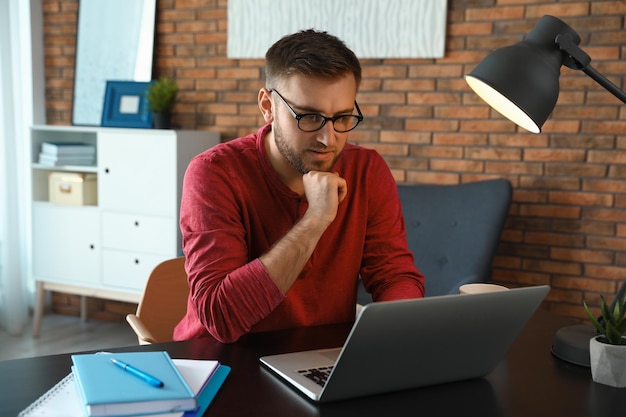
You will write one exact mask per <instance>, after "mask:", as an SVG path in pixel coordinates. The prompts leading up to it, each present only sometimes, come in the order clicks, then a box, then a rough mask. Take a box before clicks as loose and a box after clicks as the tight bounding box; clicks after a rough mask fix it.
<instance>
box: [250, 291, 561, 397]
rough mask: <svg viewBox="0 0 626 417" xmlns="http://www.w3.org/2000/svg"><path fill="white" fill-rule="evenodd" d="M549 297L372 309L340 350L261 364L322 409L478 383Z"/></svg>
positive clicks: (504, 296) (514, 294)
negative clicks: (332, 404) (420, 389)
mask: <svg viewBox="0 0 626 417" xmlns="http://www.w3.org/2000/svg"><path fill="white" fill-rule="evenodd" d="M549 290H550V287H549V286H547V285H541V286H534V287H526V288H517V289H511V290H507V291H499V292H491V293H481V294H467V295H444V296H436V297H426V298H421V299H414V300H400V301H386V302H378V303H370V304H367V305H366V306H365V308H364V309H363V310H362V312H361V314H360V315H359V316H358V317H357V320H356V321H355V323H354V325H353V327H352V330H351V331H350V334H349V335H348V338H347V339H346V342H345V344H344V346H343V347H340V348H335V349H320V350H311V351H305V352H293V353H285V354H279V355H271V356H263V357H261V358H260V361H261V363H262V364H263V365H264V366H265V367H267V368H268V369H270V370H271V371H273V372H272V373H274V374H275V375H277V376H278V377H280V378H281V379H283V380H284V381H286V382H287V383H288V384H290V385H291V386H293V387H294V388H296V389H297V390H299V391H300V392H301V393H303V394H304V395H305V396H306V397H308V398H309V399H311V400H313V401H314V402H320V403H324V402H330V401H337V400H343V399H348V398H355V397H361V396H366V395H373V394H381V393H385V392H393V391H399V390H403V389H409V388H417V387H423V386H429V385H436V384H443V383H448V382H454V381H461V380H466V379H471V378H479V377H483V376H485V375H487V374H489V373H490V372H491V371H492V370H493V369H494V368H495V367H496V366H497V365H498V363H499V362H500V361H501V360H502V359H503V358H504V356H505V354H506V352H507V351H508V349H509V347H510V346H511V344H512V343H513V341H514V340H515V338H516V337H517V336H518V334H519V333H520V331H521V330H522V328H523V327H524V326H525V325H526V323H527V322H528V320H529V319H530V317H531V316H532V315H533V314H534V312H535V310H536V309H537V307H539V305H540V304H541V302H542V301H543V299H544V298H545V296H546V295H547V294H548V291H549Z"/></svg>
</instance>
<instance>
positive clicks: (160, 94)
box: [146, 77, 178, 129]
mask: <svg viewBox="0 0 626 417" xmlns="http://www.w3.org/2000/svg"><path fill="white" fill-rule="evenodd" d="M177 94H178V84H177V83H176V81H174V80H172V79H171V78H168V77H160V78H159V79H158V80H156V81H155V82H154V83H152V84H150V85H149V86H148V91H147V92H146V99H147V100H148V110H150V111H151V112H152V113H153V115H154V118H153V126H154V128H155V129H168V128H169V127H170V118H171V114H172V107H174V103H175V101H176V95H177Z"/></svg>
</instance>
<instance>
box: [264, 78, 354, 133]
mask: <svg viewBox="0 0 626 417" xmlns="http://www.w3.org/2000/svg"><path fill="white" fill-rule="evenodd" d="M270 91H271V92H272V93H276V95H277V96H278V98H280V100H281V101H282V102H283V103H284V104H285V106H287V108H288V109H289V111H290V112H291V115H292V116H293V118H294V119H296V120H297V121H298V128H299V129H300V130H302V131H303V132H315V131H316V130H320V129H321V128H322V127H324V125H325V124H326V122H328V121H329V120H330V121H331V122H333V129H335V132H338V133H346V132H349V131H351V130H352V129H354V128H355V127H357V125H358V124H359V123H361V122H362V121H363V113H361V109H360V108H359V105H358V104H357V103H356V101H355V102H354V107H355V108H356V111H357V112H358V113H359V114H358V115H356V114H340V115H337V116H333V117H326V116H324V115H322V114H319V113H296V112H295V110H294V109H293V108H291V106H290V105H289V103H287V101H286V100H285V99H284V98H283V96H281V95H280V93H279V92H278V91H276V89H274V88H271V89H270Z"/></svg>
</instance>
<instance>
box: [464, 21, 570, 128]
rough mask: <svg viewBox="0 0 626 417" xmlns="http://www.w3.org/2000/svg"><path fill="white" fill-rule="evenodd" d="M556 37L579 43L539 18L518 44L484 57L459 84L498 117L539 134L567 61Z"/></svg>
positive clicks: (567, 31) (566, 29)
mask: <svg viewBox="0 0 626 417" xmlns="http://www.w3.org/2000/svg"><path fill="white" fill-rule="evenodd" d="M557 36H569V37H570V39H572V41H573V42H574V43H575V44H579V43H580V37H579V36H578V34H577V33H576V32H575V31H574V30H573V29H572V28H571V27H569V26H568V25H567V24H566V23H564V22H563V21H561V20H559V19H557V18H555V17H553V16H544V17H542V18H541V19H540V20H539V22H538V23H537V25H536V26H535V27H534V28H533V29H532V31H531V32H530V33H529V34H528V35H527V36H526V38H525V39H524V40H523V41H521V42H518V43H516V44H515V45H511V46H507V47H504V48H500V49H497V50H495V51H494V52H492V53H491V54H489V55H488V56H487V57H485V58H484V59H483V60H482V61H481V62H480V63H479V64H478V65H477V66H476V68H474V69H473V70H472V71H471V72H470V73H469V74H467V75H466V76H465V80H466V82H467V83H468V85H469V86H470V88H472V90H474V92H476V94H478V96H479V97H481V98H482V99H483V100H484V101H485V102H487V104H489V105H490V106H491V107H493V108H494V109H495V110H496V111H498V112H499V113H500V114H502V115H503V116H505V117H506V118H508V119H509V120H511V121H512V122H514V123H516V124H517V125H519V126H521V127H523V128H524V129H526V130H528V131H530V132H533V133H540V132H541V127H542V126H543V124H544V122H545V121H546V120H547V118H548V117H549V116H550V114H551V113H552V110H553V109H554V106H555V105H556V101H557V99H558V96H559V76H560V68H561V65H563V64H564V63H565V62H566V60H568V59H569V55H568V54H567V53H565V52H564V51H562V50H561V49H560V48H559V45H558V44H557V43H556V38H557Z"/></svg>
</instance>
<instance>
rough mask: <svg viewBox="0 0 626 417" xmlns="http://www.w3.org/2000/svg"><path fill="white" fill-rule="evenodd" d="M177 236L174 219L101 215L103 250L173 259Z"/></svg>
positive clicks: (129, 215) (176, 224) (115, 214)
mask: <svg viewBox="0 0 626 417" xmlns="http://www.w3.org/2000/svg"><path fill="white" fill-rule="evenodd" d="M177 233H178V223H177V221H176V219H175V218H173V217H172V218H170V217H152V216H137V215H131V214H122V213H107V212H105V213H102V246H103V247H104V248H108V249H119V250H128V251H134V252H141V253H153V254H163V255H172V256H173V254H175V253H176V235H177Z"/></svg>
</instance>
